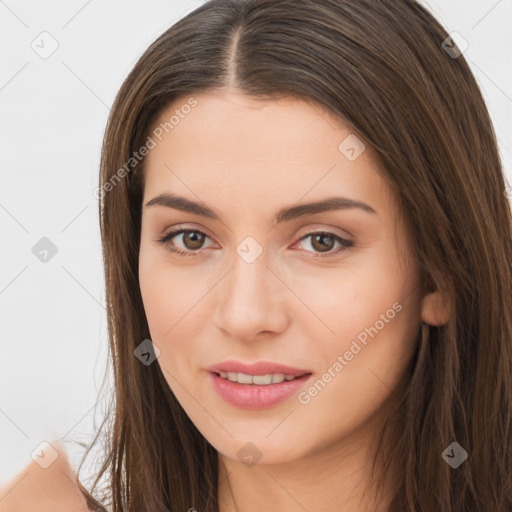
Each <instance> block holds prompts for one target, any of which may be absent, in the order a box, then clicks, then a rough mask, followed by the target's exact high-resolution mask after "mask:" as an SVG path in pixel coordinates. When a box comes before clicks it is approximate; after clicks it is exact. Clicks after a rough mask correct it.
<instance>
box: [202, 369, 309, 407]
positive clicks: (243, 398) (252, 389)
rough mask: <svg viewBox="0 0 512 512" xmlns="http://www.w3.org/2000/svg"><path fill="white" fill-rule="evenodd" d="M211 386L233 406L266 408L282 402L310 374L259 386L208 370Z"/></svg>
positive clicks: (307, 378)
mask: <svg viewBox="0 0 512 512" xmlns="http://www.w3.org/2000/svg"><path fill="white" fill-rule="evenodd" d="M208 373H209V374H210V379H211V381H212V384H213V387H214V389H215V391H217V393H219V395H220V396H221V397H222V398H224V400H226V402H229V403H230V404H231V405H234V406H235V407H239V408H241V409H266V408H268V407H272V406H273V405H277V404H279V403H281V402H284V401H285V400H286V399H287V398H289V397H290V396H291V395H293V394H294V393H297V392H298V391H299V389H300V388H301V387H302V386H304V383H305V382H306V381H308V380H309V378H310V377H311V374H307V375H303V376H302V377H298V378H295V379H293V380H284V381H283V382H279V383H278V384H268V385H266V386H261V385H258V384H239V383H238V382H232V381H230V380H228V379H224V378H223V377H221V376H220V375H217V374H216V373H213V372H208Z"/></svg>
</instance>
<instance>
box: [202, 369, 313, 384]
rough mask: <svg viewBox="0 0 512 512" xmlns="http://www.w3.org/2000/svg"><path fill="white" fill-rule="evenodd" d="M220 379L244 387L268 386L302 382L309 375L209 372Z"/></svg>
mask: <svg viewBox="0 0 512 512" xmlns="http://www.w3.org/2000/svg"><path fill="white" fill-rule="evenodd" d="M211 373H213V374H214V375H217V376H218V377H220V378H221V379H225V380H229V381H230V382H236V383H238V384H242V385H245V386H251V385H252V386H254V385H255V386H269V385H272V384H280V383H281V382H285V381H292V380H301V379H302V380H304V378H306V377H308V376H309V375H311V373H303V374H302V375H289V374H284V373H268V374H265V375H250V374H247V373H240V372H224V371H219V372H211Z"/></svg>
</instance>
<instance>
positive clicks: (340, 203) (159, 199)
mask: <svg viewBox="0 0 512 512" xmlns="http://www.w3.org/2000/svg"><path fill="white" fill-rule="evenodd" d="M155 205H159V206H165V207H167V208H173V209H175V210H181V211H184V212H188V213H194V214H196V215H200V216H202V217H208V218H210V219H215V220H221V218H220V217H219V216H218V215H217V214H216V213H215V212H214V211H213V210H211V209H210V208H208V207H207V206H205V205H203V204H200V203H196V202H195V201H191V200H190V199H185V198H184V197H180V196H177V195H176V194H168V193H163V194H160V195H158V196H156V197H154V198H153V199H151V200H150V201H148V202H147V203H146V204H145V206H146V207H149V206H155ZM353 208H358V209H360V210H362V211H365V212H367V213H371V214H375V215H378V214H377V212H376V211H375V210H374V209H373V208H372V207H371V206H370V205H368V204H366V203H363V202H362V201H356V200H355V199H350V198H348V197H329V198H326V199H323V200H321V201H315V202H312V203H304V204H299V205H296V206H291V207H286V208H283V209H281V210H279V211H278V212H277V213H276V214H275V216H274V219H273V221H274V223H275V224H279V223H281V222H287V221H290V220H292V219H296V218H297V217H303V216H306V215H314V214H315V213H323V212H328V211H333V210H348V209H353Z"/></svg>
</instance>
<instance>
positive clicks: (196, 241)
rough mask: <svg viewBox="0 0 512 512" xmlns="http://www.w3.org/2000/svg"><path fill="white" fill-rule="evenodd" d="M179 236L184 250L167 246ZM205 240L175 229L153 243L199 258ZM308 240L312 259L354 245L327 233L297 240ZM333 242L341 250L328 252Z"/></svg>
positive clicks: (200, 234)
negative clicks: (313, 250) (339, 246)
mask: <svg viewBox="0 0 512 512" xmlns="http://www.w3.org/2000/svg"><path fill="white" fill-rule="evenodd" d="M179 235H183V237H182V243H183V244H184V245H185V248H184V249H179V248H178V249H177V248H176V247H173V246H171V245H169V242H170V241H171V240H172V239H173V238H176V237H178V236H179ZM206 238H209V237H208V235H206V234H204V233H203V232H202V231H198V230H195V229H194V230H192V229H177V230H174V231H170V232H169V233H167V234H165V235H164V236H163V237H161V238H158V239H157V240H155V241H156V242H160V243H162V244H164V245H165V247H166V248H167V250H169V251H170V252H173V253H176V254H179V255H180V256H192V257H195V256H199V254H200V249H201V248H202V247H201V246H202V245H203V243H204V240H205V239H206ZM308 238H311V242H310V245H311V247H313V249H315V250H318V251H320V253H316V254H313V257H316V258H328V257H331V256H336V255H338V254H339V253H341V252H343V251H345V250H347V249H349V248H350V247H352V246H353V245H354V242H352V241H350V240H346V239H345V238H341V237H340V236H338V235H335V234H334V233H329V232H326V231H316V232H313V233H308V234H306V235H304V236H302V237H301V238H300V239H299V242H302V241H303V240H306V239H308ZM299 242H297V243H299ZM335 242H337V243H339V244H340V245H341V248H340V249H339V250H338V251H336V252H334V253H332V252H330V251H331V250H332V248H333V247H332V246H333V245H334V243H335ZM187 246H188V247H187ZM326 246H327V247H326ZM308 252H309V251H308ZM326 252H328V253H329V254H323V253H326Z"/></svg>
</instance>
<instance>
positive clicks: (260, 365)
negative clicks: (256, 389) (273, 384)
mask: <svg viewBox="0 0 512 512" xmlns="http://www.w3.org/2000/svg"><path fill="white" fill-rule="evenodd" d="M206 370H207V371H209V372H213V373H220V372H221V371H222V372H236V373H245V374H246V375H268V374H271V373H282V374H283V375H293V376H294V377H300V376H302V375H306V374H311V373H312V372H311V370H308V369H304V368H293V367H291V366H287V365H284V364H280V363H273V362H271V361H258V362H256V363H250V364H247V363H242V362H240V361H233V360H230V361H224V362H222V363H218V364H214V365H212V366H209V367H208V368H206Z"/></svg>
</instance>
